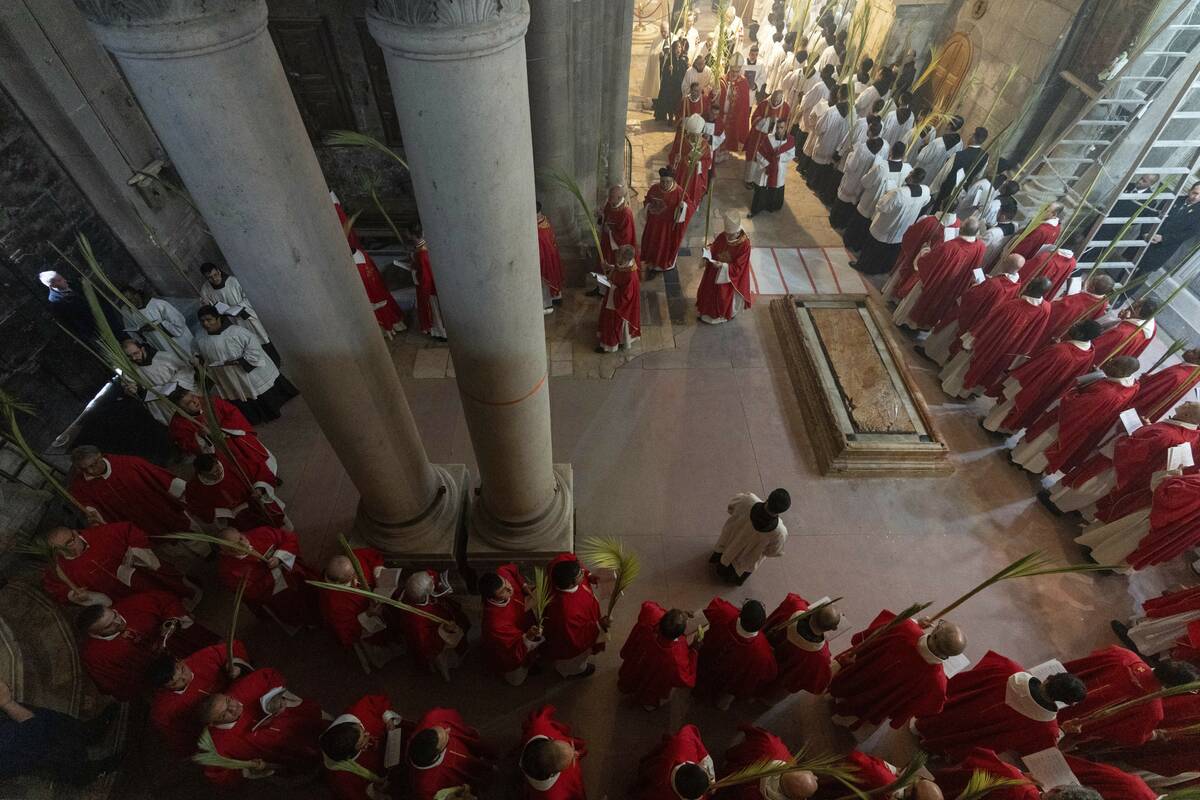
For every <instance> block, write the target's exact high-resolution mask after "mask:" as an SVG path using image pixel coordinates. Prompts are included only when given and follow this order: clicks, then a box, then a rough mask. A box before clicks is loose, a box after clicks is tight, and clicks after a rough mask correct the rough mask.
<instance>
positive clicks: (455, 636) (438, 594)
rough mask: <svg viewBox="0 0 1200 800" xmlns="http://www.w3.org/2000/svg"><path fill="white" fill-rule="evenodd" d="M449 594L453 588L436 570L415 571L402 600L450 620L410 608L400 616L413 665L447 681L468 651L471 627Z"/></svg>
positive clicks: (406, 585)
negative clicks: (442, 580) (420, 612)
mask: <svg viewBox="0 0 1200 800" xmlns="http://www.w3.org/2000/svg"><path fill="white" fill-rule="evenodd" d="M449 594H450V589H449V587H448V586H446V585H445V584H444V583H443V582H441V581H440V580H439V577H438V574H437V573H436V572H434V571H432V570H420V571H417V572H414V573H412V574H411V575H409V576H408V579H407V580H406V581H405V582H404V591H403V593H402V594H401V600H403V601H404V602H405V603H407V604H408V605H410V606H412V607H414V608H416V609H419V610H421V611H424V612H425V613H426V614H432V615H433V616H435V617H438V618H439V619H443V620H446V621H445V622H436V621H434V620H432V619H428V618H426V617H423V616H420V615H418V614H413V613H411V612H408V611H402V612H401V613H400V614H399V616H398V617H397V623H398V624H399V626H400V634H401V636H402V637H403V639H404V645H405V649H407V650H408V655H409V657H410V658H411V659H412V662H413V664H414V665H415V666H416V667H417V668H418V669H420V670H422V671H425V672H431V671H436V672H437V673H438V674H439V675H441V676H442V679H443V680H446V681H449V680H450V670H452V669H454V668H455V667H457V666H458V665H459V660H460V659H459V657H460V656H461V655H462V654H464V653H465V652H466V651H467V631H468V630H470V628H471V623H470V621H469V620H468V619H467V616H466V614H464V613H463V612H462V609H461V608H459V606H458V603H456V602H455V601H454V599H453V598H452V597H450V596H449Z"/></svg>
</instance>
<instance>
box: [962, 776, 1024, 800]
mask: <svg viewBox="0 0 1200 800" xmlns="http://www.w3.org/2000/svg"><path fill="white" fill-rule="evenodd" d="M1028 783H1029V781H1026V780H1022V779H1021V778H1002V777H1000V776H999V775H993V774H991V773H990V772H984V771H983V770H981V769H977V770H975V772H973V773H972V774H971V778H970V780H968V781H967V785H966V786H965V787H964V788H963V790H962V791H961V792H959V794H958V797H956V798H954V800H983V798H985V797H987V796H988V795H989V794H991V793H992V792H995V791H997V790H999V789H1009V788H1013V787H1016V786H1025V785H1026V784H1028Z"/></svg>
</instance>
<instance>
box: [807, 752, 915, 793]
mask: <svg viewBox="0 0 1200 800" xmlns="http://www.w3.org/2000/svg"><path fill="white" fill-rule="evenodd" d="M842 763H843V764H846V765H847V766H849V767H852V768H853V773H854V786H855V788H856V789H858V790H859V791H860V792H873V791H875V790H876V789H882V788H883V787H885V786H887V785H888V784H891V783H893V782H895V780H896V772H895V771H894V770H893V769H892V765H891V764H889V763H888V762H886V761H884V760H883V759H882V758H876V757H875V756H872V755H868V754H866V753H864V752H862V751H860V750H851V751H850V752H849V753H848V754H847V755H846V757H845V758H843V759H842ZM819 783H820V788H818V789H817V793H816V794H814V795H813V796H812V800H837V798H841V797H845V796H846V795H847V794H849V790H848V789H847V788H846V786H845V784H843V783H841V782H839V781H835V780H833V779H832V778H827V777H826V778H820V779H819ZM872 796H876V795H872Z"/></svg>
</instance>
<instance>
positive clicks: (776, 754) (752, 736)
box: [722, 723, 817, 800]
mask: <svg viewBox="0 0 1200 800" xmlns="http://www.w3.org/2000/svg"><path fill="white" fill-rule="evenodd" d="M738 730H739V731H741V733H742V737H743V738H742V740H741V741H740V742H738V743H737V744H735V745H734V746H733V747H731V748H729V749H728V750H727V751H725V769H724V775H722V777H726V776H728V775H732V774H733V773H735V772H740V771H741V770H743V769H746V768H747V767H749V766H751V765H752V764H754V765H758V764H770V765H771V766H783V765H785V764H788V763H790V762H791V758H792V752H791V749H790V748H789V747H788V746H787V744H786V743H785V742H784V741H783V740H782V739H780V738H779V737H778V736H776V735H775V734H773V733H771V732H770V731H767V730H764V729H762V728H757V727H755V726H753V725H749V724H746V723H743V724H741V725H739V726H738ZM816 791H817V778H816V776H815V775H813V774H812V773H811V772H809V771H808V770H796V771H795V772H786V773H784V774H783V775H774V776H771V777H764V778H759V779H758V780H757V781H755V782H753V783H743V784H739V785H737V786H731V787H729V789H727V790H725V792H722V795H723V796H724V795H726V794H727V795H728V796H729V797H730V798H731V800H768V798H779V797H783V798H786V800H792V798H805V797H812V795H813V793H814V792H816Z"/></svg>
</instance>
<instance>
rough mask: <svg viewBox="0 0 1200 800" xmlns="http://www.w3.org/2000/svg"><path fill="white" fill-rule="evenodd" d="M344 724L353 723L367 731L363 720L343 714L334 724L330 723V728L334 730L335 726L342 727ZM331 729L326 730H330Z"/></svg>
mask: <svg viewBox="0 0 1200 800" xmlns="http://www.w3.org/2000/svg"><path fill="white" fill-rule="evenodd" d="M344 722H353V723H354V724H355V725H357V726H358V727H360V728H362V729H363V730H366V726H365V725H363V724H362V720H361V719H359V718H358V717H356V716H354V715H353V714H342V715H341V716H340V717H338V718H336V719H335V720H334V721H333V722H331V723H329V728H332V727H333V726H334V725H341V724H342V723H344ZM329 728H326V729H325V730H329Z"/></svg>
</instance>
